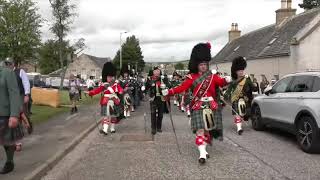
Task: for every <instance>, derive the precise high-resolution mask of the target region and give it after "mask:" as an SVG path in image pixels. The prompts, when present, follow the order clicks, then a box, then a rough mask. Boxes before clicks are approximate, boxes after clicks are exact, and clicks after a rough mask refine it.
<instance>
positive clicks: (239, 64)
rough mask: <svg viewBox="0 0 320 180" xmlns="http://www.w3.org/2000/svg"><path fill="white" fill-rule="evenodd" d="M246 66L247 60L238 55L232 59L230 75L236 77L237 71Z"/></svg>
mask: <svg viewBox="0 0 320 180" xmlns="http://www.w3.org/2000/svg"><path fill="white" fill-rule="evenodd" d="M246 67H247V62H246V60H245V58H244V57H242V56H238V57H236V58H234V59H233V61H232V66H231V77H232V79H237V78H238V77H237V71H239V70H244V69H246Z"/></svg>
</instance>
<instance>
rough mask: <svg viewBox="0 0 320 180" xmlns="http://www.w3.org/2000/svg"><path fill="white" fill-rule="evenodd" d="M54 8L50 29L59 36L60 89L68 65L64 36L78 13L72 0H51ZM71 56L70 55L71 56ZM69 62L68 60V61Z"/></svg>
mask: <svg viewBox="0 0 320 180" xmlns="http://www.w3.org/2000/svg"><path fill="white" fill-rule="evenodd" d="M49 2H50V4H51V8H52V15H53V19H54V23H53V25H52V27H51V28H50V30H51V31H52V33H53V34H54V35H55V36H56V38H58V44H59V46H58V54H59V61H60V68H61V69H62V71H61V76H60V77H61V83H60V89H62V88H63V81H64V77H65V74H66V70H67V65H66V66H65V65H64V62H65V61H66V60H67V57H68V55H65V54H64V53H63V52H64V51H65V50H66V49H67V48H68V47H66V46H65V43H64V38H65V37H66V36H67V33H68V32H70V30H71V24H72V23H73V17H74V16H75V15H76V14H75V13H74V9H75V8H76V6H75V5H74V4H72V3H71V0H49ZM69 57H70V56H69ZM67 62H68V61H67Z"/></svg>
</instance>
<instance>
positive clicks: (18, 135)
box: [0, 117, 24, 145]
mask: <svg viewBox="0 0 320 180" xmlns="http://www.w3.org/2000/svg"><path fill="white" fill-rule="evenodd" d="M8 121H9V117H0V145H14V144H15V142H16V141H19V140H21V139H22V138H23V136H24V128H23V126H22V124H21V123H18V127H16V128H13V129H12V128H9V127H8Z"/></svg>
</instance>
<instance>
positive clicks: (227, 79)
mask: <svg viewBox="0 0 320 180" xmlns="http://www.w3.org/2000/svg"><path fill="white" fill-rule="evenodd" d="M224 78H225V80H226V81H227V83H230V82H231V81H232V78H231V76H226V77H224Z"/></svg>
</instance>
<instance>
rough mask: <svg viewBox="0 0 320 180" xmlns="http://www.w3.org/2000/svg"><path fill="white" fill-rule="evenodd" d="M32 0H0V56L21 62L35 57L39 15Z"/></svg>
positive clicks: (39, 40)
mask: <svg viewBox="0 0 320 180" xmlns="http://www.w3.org/2000/svg"><path fill="white" fill-rule="evenodd" d="M37 11H38V9H37V7H36V6H35V3H34V2H33V1H32V0H11V1H7V0H0V58H1V59H4V58H7V57H11V58H13V60H14V61H15V62H18V63H23V62H26V61H32V60H34V59H35V58H36V53H37V49H38V47H39V45H40V44H41V36H40V33H41V32H40V27H41V22H42V19H41V16H40V15H39V14H38V12H37Z"/></svg>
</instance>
